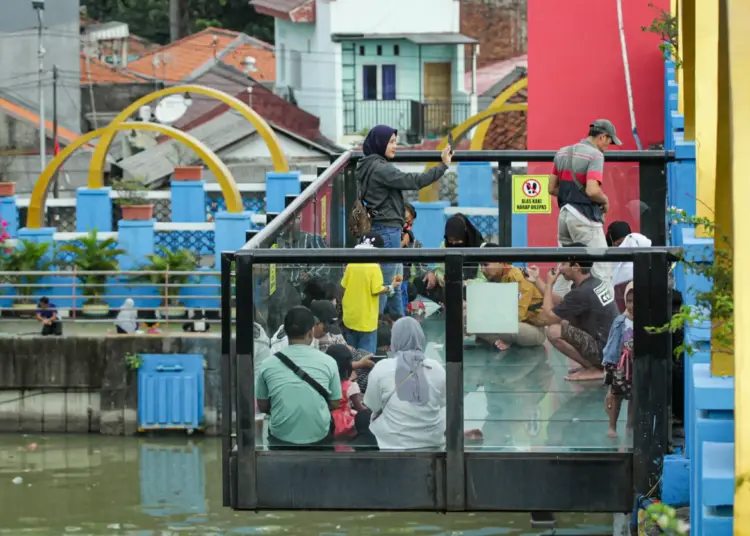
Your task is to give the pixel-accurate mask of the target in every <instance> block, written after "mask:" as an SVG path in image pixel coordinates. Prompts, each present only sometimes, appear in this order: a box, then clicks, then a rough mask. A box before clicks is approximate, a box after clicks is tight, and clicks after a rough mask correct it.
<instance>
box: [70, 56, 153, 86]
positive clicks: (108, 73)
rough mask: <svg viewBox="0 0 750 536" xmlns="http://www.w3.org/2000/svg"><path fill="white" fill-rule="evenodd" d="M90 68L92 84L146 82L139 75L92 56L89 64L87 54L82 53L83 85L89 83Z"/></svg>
mask: <svg viewBox="0 0 750 536" xmlns="http://www.w3.org/2000/svg"><path fill="white" fill-rule="evenodd" d="M89 69H90V70H91V83H92V84H138V83H142V82H146V80H144V79H143V78H141V77H139V76H136V75H134V74H132V73H129V72H127V71H125V70H124V69H121V68H119V67H115V66H114V65H109V64H108V63H105V62H103V61H101V60H99V59H96V58H91V57H90V58H89V62H88V65H87V64H86V55H85V54H83V53H81V85H83V84H88V83H89Z"/></svg>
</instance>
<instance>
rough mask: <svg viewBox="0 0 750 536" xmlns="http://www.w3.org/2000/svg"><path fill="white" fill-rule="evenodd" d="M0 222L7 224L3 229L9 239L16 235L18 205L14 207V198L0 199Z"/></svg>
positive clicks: (13, 196) (0, 230) (0, 231)
mask: <svg viewBox="0 0 750 536" xmlns="http://www.w3.org/2000/svg"><path fill="white" fill-rule="evenodd" d="M0 220H2V221H5V222H8V226H7V227H6V228H5V230H6V231H8V234H9V235H10V237H11V238H16V236H17V235H18V205H16V196H15V195H12V196H10V197H0ZM0 233H2V229H0Z"/></svg>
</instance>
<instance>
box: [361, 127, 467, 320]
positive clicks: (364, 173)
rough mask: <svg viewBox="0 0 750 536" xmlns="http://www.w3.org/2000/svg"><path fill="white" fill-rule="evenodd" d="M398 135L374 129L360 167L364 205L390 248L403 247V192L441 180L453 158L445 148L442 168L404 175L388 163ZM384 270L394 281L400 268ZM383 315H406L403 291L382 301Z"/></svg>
mask: <svg viewBox="0 0 750 536" xmlns="http://www.w3.org/2000/svg"><path fill="white" fill-rule="evenodd" d="M396 134H397V130H396V129H393V128H391V127H389V126H386V125H378V126H376V127H373V129H372V130H370V132H369V133H368V134H367V138H365V142H364V144H363V146H362V151H363V152H364V154H365V157H364V158H363V159H362V160H360V161H359V163H358V164H357V183H358V186H359V191H360V192H361V194H360V195H361V199H362V203H363V204H364V205H365V207H366V210H367V213H368V214H369V216H370V220H371V222H372V230H373V231H374V232H376V233H377V234H379V235H380V236H381V237H382V238H383V242H384V243H385V247H387V248H400V247H401V231H402V229H403V227H404V218H405V209H404V204H405V203H404V191H405V190H419V189H421V188H424V187H425V186H429V185H430V184H432V183H434V182H436V181H438V180H440V178H441V177H442V176H443V175H444V174H445V172H446V170H447V169H448V166H449V165H450V163H451V157H452V156H453V153H452V152H451V149H450V147H449V146H447V145H446V147H445V148H444V149H443V152H442V155H441V159H442V162H441V163H440V164H438V165H437V166H435V167H433V168H432V169H430V170H429V171H427V172H426V173H404V172H403V171H401V170H399V169H398V168H397V167H396V166H394V165H393V164H392V163H390V162H389V161H388V160H390V159H392V158H393V157H395V156H396ZM381 268H382V270H383V280H384V281H392V280H393V277H394V276H395V275H398V271H399V270H400V269H401V265H400V264H383V265H382V266H381ZM386 305H387V306H388V307H387V309H386ZM380 312H381V313H383V312H387V313H389V314H390V315H392V316H393V317H395V318H399V317H401V316H403V315H404V305H403V299H402V296H401V288H400V287H399V288H398V290H396V292H395V293H394V294H393V295H392V296H390V297H389V296H386V295H382V296H381V297H380Z"/></svg>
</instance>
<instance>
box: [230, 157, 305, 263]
mask: <svg viewBox="0 0 750 536" xmlns="http://www.w3.org/2000/svg"><path fill="white" fill-rule="evenodd" d="M300 175H301V173H300V172H299V171H288V172H286V173H277V172H275V171H274V172H268V173H266V212H267V213H270V212H282V211H283V210H284V209H285V208H286V204H285V199H286V196H287V195H299V192H300V181H299V178H300ZM217 235H218V233H217ZM217 251H218V250H217Z"/></svg>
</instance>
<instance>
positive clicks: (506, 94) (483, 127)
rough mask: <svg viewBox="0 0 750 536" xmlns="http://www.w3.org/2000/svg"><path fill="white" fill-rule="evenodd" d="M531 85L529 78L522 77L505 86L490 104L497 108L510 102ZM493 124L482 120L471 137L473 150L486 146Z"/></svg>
mask: <svg viewBox="0 0 750 536" xmlns="http://www.w3.org/2000/svg"><path fill="white" fill-rule="evenodd" d="M528 85H529V79H528V78H521V79H520V80H517V81H516V82H514V83H513V84H511V85H510V86H508V87H507V88H505V91H503V92H502V93H500V95H498V96H497V97H495V100H494V101H492V104H490V106H489V107H490V108H496V107H498V106H502V105H503V104H505V103H506V102H508V99H510V98H511V97H512V96H513V95H515V94H516V93H518V92H519V91H521V90H522V89H524V88H526V87H528ZM491 124H492V121H482V122H481V123H480V124H479V125H478V126H477V129H476V130H475V131H474V135H473V136H472V137H471V150H472V151H481V150H482V147H484V139H485V138H486V137H487V132H488V131H489V130H490V125H491Z"/></svg>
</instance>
